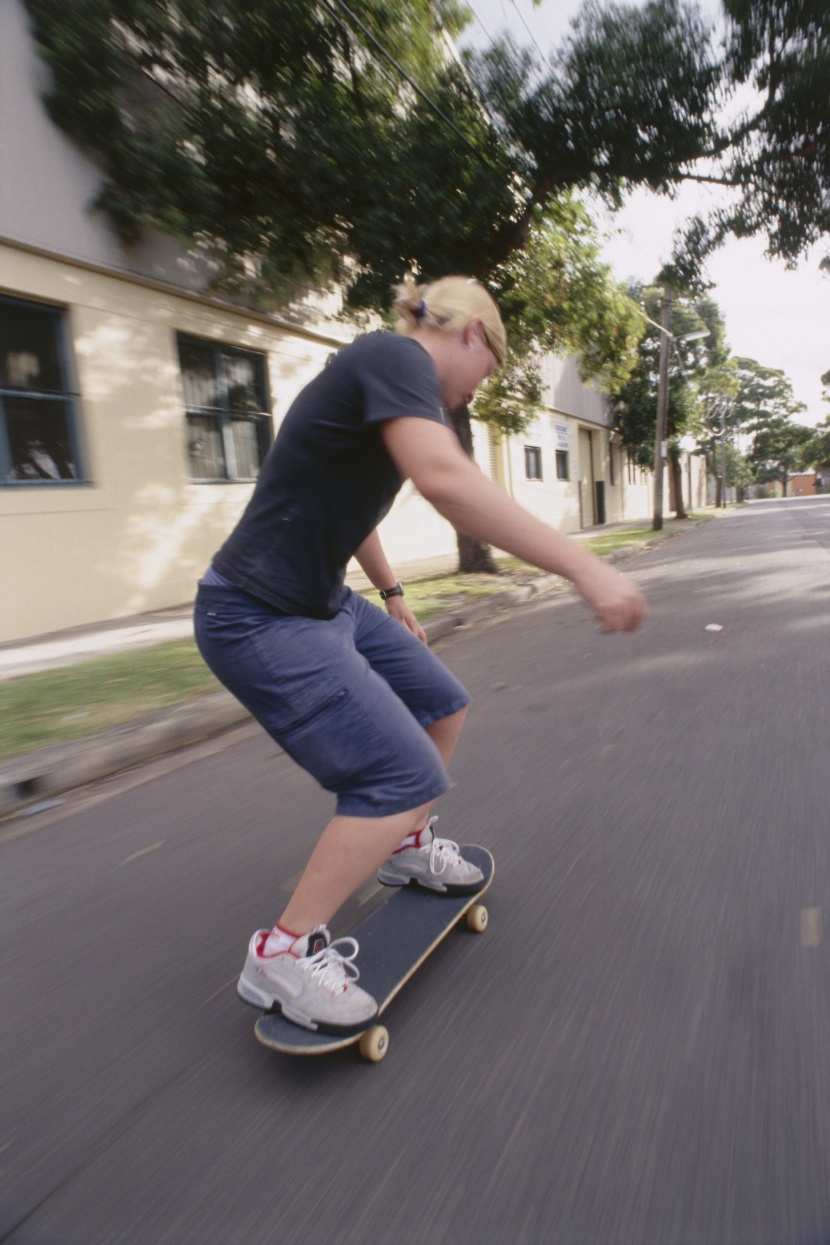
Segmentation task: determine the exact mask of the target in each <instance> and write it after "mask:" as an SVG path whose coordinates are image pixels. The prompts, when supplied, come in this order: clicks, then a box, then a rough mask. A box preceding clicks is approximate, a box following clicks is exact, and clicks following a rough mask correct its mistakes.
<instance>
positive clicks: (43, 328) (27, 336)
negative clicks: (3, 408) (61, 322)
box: [0, 302, 64, 393]
mask: <svg viewBox="0 0 830 1245" xmlns="http://www.w3.org/2000/svg"><path fill="white" fill-rule="evenodd" d="M56 327H57V320H56V317H55V315H54V313H53V312H51V311H41V310H40V309H39V308H37V307H21V306H19V305H18V304H17V303H12V302H0V386H2V387H3V388H4V389H34V390H38V391H40V392H41V393H44V392H45V393H62V392H63V390H64V384H63V378H62V376H61V364H60V355H59V353H58V342H57V333H56Z"/></svg>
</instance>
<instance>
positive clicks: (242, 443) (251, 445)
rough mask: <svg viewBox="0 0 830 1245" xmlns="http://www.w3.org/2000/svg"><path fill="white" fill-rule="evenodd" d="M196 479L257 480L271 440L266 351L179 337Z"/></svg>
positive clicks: (189, 445) (189, 448)
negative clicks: (266, 381) (266, 380)
mask: <svg viewBox="0 0 830 1245" xmlns="http://www.w3.org/2000/svg"><path fill="white" fill-rule="evenodd" d="M178 345H179V363H180V365H181V369H182V386H183V388H184V404H185V412H186V417H187V452H188V456H189V459H190V478H191V479H192V480H255V479H256V477H257V474H258V473H259V469H260V467H261V466H262V463H263V460H264V458H265V455H266V454H267V452H268V447H269V446H270V444H271V413H270V410H269V402H268V392H267V386H266V383H265V355H264V354H258V353H257V352H255V351H253V350H239V349H237V347H235V346H225V345H221V344H219V343H215V342H207V341H200V340H198V339H196V338H193V337H179V339H178Z"/></svg>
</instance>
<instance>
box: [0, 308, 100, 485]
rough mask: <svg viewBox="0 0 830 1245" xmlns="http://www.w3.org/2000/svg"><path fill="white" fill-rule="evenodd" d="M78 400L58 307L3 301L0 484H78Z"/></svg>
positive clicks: (0, 315) (0, 328)
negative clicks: (74, 390)
mask: <svg viewBox="0 0 830 1245" xmlns="http://www.w3.org/2000/svg"><path fill="white" fill-rule="evenodd" d="M75 396H76V395H74V394H73V393H72V392H71V386H70V380H69V369H68V365H67V358H66V353H65V349H64V337H63V312H62V311H61V310H60V309H59V308H57V307H45V306H43V305H41V304H40V303H29V302H23V301H22V300H19V299H16V298H0V481H2V483H4V484H10V483H18V482H19V483H24V484H60V483H62V482H64V481H67V480H79V479H81V478H82V476H83V472H82V469H81V465H80V454H79V448H80V447H79V443H78V431H77V419H76V413H75Z"/></svg>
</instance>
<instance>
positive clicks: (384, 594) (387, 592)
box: [380, 583, 403, 601]
mask: <svg viewBox="0 0 830 1245" xmlns="http://www.w3.org/2000/svg"><path fill="white" fill-rule="evenodd" d="M402 596H403V584H400V583H397V584H395V587H394V588H381V590H380V599H381V601H388V600H389V598H390V597H402Z"/></svg>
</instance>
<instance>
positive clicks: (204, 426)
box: [187, 415, 227, 480]
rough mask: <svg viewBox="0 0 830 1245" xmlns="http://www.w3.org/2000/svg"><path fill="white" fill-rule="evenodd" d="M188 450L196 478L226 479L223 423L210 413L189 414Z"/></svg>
mask: <svg viewBox="0 0 830 1245" xmlns="http://www.w3.org/2000/svg"><path fill="white" fill-rule="evenodd" d="M187 452H188V455H189V457H190V475H191V477H192V479H194V480H224V479H225V478H226V476H227V472H226V471H225V450H224V446H223V444H222V425H221V423H220V421H219V420H218V419H214V418H212V417H211V416H210V415H188V417H187Z"/></svg>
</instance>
